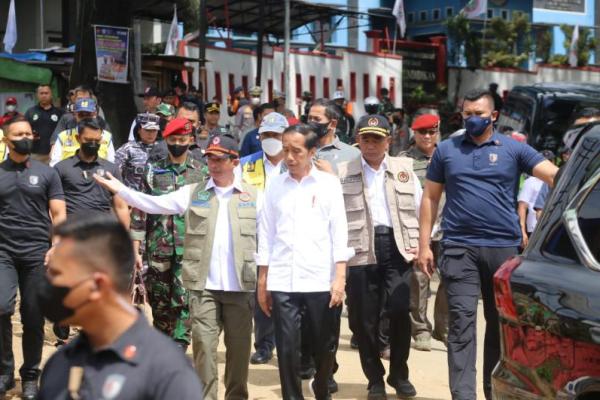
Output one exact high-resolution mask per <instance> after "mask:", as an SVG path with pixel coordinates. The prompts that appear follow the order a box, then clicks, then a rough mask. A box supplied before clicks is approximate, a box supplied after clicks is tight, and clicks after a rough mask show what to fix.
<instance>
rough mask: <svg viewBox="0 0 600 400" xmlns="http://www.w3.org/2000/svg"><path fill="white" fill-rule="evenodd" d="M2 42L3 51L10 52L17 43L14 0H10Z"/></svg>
mask: <svg viewBox="0 0 600 400" xmlns="http://www.w3.org/2000/svg"><path fill="white" fill-rule="evenodd" d="M3 42H4V51H6V52H7V53H12V50H13V47H15V44H16V43H17V14H16V13H15V0H10V7H9V8H8V20H7V21H6V31H5V32H4V41H3Z"/></svg>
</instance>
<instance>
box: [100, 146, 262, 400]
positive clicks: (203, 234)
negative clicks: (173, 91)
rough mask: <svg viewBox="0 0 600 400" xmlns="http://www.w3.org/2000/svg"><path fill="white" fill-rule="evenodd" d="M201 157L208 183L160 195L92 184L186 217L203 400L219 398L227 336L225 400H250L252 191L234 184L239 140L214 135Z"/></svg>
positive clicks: (145, 207) (152, 209)
mask: <svg viewBox="0 0 600 400" xmlns="http://www.w3.org/2000/svg"><path fill="white" fill-rule="evenodd" d="M205 157H206V158H207V164H208V171H209V174H210V176H211V178H210V179H209V180H208V182H207V183H206V184H192V185H186V186H184V187H182V188H181V189H179V190H177V191H175V192H171V193H169V194H166V195H163V196H150V195H146V194H142V193H139V192H136V191H134V190H132V189H128V188H126V187H124V185H122V184H121V183H119V182H118V181H116V180H115V179H112V178H109V179H104V178H101V177H96V180H97V181H98V182H99V183H100V184H102V185H103V186H104V187H106V188H107V189H109V190H111V191H112V192H114V193H120V194H122V195H123V198H124V199H125V201H126V202H127V203H129V204H130V205H132V206H133V207H136V208H138V209H140V210H142V211H145V212H147V213H152V214H182V213H185V220H186V222H185V223H186V236H185V242H184V253H183V279H182V280H183V286H184V287H185V288H186V289H188V290H189V291H190V315H191V318H192V343H193V348H194V363H195V367H196V371H197V372H198V375H199V376H200V380H201V381H202V384H203V386H204V398H205V399H210V400H216V399H217V387H218V371H217V345H218V344H219V335H220V334H221V331H222V330H224V331H225V347H226V349H227V350H226V354H225V359H226V362H225V388H226V390H225V399H247V398H248V359H249V357H250V347H251V335H252V315H253V307H254V293H253V292H254V290H255V287H256V263H255V262H254V253H255V252H256V190H255V189H254V187H253V186H252V185H249V184H246V183H244V182H241V181H240V180H239V179H237V178H236V177H235V174H234V169H235V167H236V166H237V165H238V164H239V156H238V151H237V143H236V141H235V140H234V139H233V138H231V137H229V136H215V137H213V138H212V139H211V142H210V143H209V145H208V147H207V149H206V153H205Z"/></svg>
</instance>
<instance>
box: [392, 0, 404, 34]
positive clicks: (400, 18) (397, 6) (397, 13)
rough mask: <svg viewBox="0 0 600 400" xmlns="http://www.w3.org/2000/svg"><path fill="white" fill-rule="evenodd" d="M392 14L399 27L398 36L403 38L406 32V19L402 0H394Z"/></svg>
mask: <svg viewBox="0 0 600 400" xmlns="http://www.w3.org/2000/svg"><path fill="white" fill-rule="evenodd" d="M392 15H393V16H394V17H396V22H397V23H398V26H399V27H400V37H401V38H403V37H404V34H405V33H406V20H405V18H404V1H403V0H396V2H395V3H394V8H393V9H392Z"/></svg>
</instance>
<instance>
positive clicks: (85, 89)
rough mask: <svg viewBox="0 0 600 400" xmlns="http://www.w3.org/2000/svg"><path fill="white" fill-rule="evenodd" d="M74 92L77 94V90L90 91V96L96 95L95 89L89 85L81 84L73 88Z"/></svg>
mask: <svg viewBox="0 0 600 400" xmlns="http://www.w3.org/2000/svg"><path fill="white" fill-rule="evenodd" d="M73 92H74V93H75V94H77V92H88V93H89V94H90V96H94V91H93V90H92V88H91V87H89V86H88V85H79V86H77V87H75V89H73Z"/></svg>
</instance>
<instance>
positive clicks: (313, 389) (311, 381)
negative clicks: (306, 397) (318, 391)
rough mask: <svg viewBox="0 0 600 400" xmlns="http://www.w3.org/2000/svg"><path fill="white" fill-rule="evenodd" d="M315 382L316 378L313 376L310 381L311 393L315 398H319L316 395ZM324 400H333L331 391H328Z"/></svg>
mask: <svg viewBox="0 0 600 400" xmlns="http://www.w3.org/2000/svg"><path fill="white" fill-rule="evenodd" d="M334 382H335V381H334ZM314 383H315V380H314V379H312V378H311V380H310V382H308V389H309V390H310V394H312V395H313V397H314V398H315V399H317V400H319V399H318V398H317V396H316V395H315V387H314ZM336 388H337V383H336ZM336 390H337V389H336ZM324 400H331V393H328V394H327V397H325V398H324Z"/></svg>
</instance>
